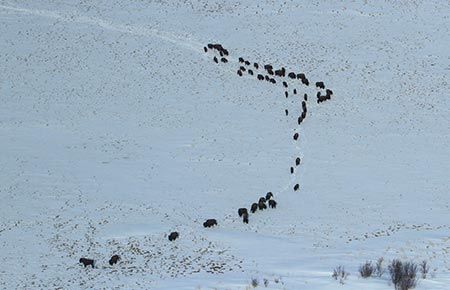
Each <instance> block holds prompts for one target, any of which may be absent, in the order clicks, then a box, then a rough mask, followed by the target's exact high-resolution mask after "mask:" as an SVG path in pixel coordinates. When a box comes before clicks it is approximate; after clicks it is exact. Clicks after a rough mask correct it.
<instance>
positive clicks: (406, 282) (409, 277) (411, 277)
mask: <svg viewBox="0 0 450 290" xmlns="http://www.w3.org/2000/svg"><path fill="white" fill-rule="evenodd" d="M417 272H418V267H417V265H416V264H415V263H413V262H405V263H402V262H401V261H400V260H398V259H394V260H393V261H392V263H391V265H389V273H390V274H391V281H392V283H393V284H394V287H395V289H397V290H409V289H412V288H415V287H416V285H417Z"/></svg>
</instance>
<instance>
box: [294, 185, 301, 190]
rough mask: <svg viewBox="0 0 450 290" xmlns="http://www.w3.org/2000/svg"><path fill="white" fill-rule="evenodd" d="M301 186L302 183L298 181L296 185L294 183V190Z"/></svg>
mask: <svg viewBox="0 0 450 290" xmlns="http://www.w3.org/2000/svg"><path fill="white" fill-rule="evenodd" d="M299 188H300V185H299V184H298V183H297V184H296V185H294V190H295V191H297V190H298V189H299Z"/></svg>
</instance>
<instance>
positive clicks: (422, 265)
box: [419, 260, 430, 279]
mask: <svg viewBox="0 0 450 290" xmlns="http://www.w3.org/2000/svg"><path fill="white" fill-rule="evenodd" d="M419 270H420V273H421V274H422V279H426V278H427V274H428V271H430V266H429V265H428V263H427V261H425V260H424V261H422V263H420V265H419Z"/></svg>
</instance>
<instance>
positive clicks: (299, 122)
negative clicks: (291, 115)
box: [297, 116, 303, 125]
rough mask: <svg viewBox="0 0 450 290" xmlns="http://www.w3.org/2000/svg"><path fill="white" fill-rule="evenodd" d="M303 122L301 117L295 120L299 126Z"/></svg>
mask: <svg viewBox="0 0 450 290" xmlns="http://www.w3.org/2000/svg"><path fill="white" fill-rule="evenodd" d="M302 122H303V118H302V116H300V117H298V119H297V123H298V124H299V125H300V124H301V123H302Z"/></svg>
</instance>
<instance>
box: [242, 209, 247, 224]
mask: <svg viewBox="0 0 450 290" xmlns="http://www.w3.org/2000/svg"><path fill="white" fill-rule="evenodd" d="M242 221H243V222H244V224H248V213H247V212H246V213H244V214H243V218H242Z"/></svg>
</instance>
